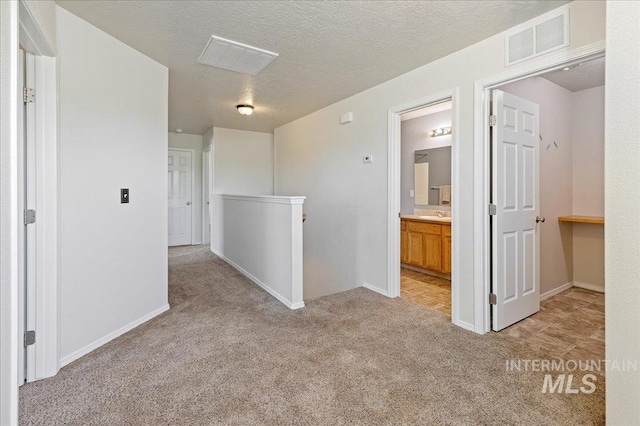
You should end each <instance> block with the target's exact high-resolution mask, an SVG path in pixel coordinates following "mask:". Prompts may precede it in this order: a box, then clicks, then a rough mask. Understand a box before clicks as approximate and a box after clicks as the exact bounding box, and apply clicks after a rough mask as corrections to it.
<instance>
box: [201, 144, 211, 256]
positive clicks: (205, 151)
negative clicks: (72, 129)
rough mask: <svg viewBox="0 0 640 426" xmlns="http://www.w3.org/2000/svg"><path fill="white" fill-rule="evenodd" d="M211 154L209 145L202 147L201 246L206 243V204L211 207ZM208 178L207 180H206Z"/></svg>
mask: <svg viewBox="0 0 640 426" xmlns="http://www.w3.org/2000/svg"><path fill="white" fill-rule="evenodd" d="M207 156H209V161H208V162H207V163H208V164H207V171H208V172H209V176H205V172H204V170H205V159H206V158H207ZM212 160H213V152H212V150H211V145H209V146H207V147H204V148H203V149H202V185H201V186H202V203H201V204H202V240H201V242H202V244H206V243H205V241H207V231H208V227H207V202H209V206H211V199H210V197H209V194H213V188H212V187H211V181H212V179H211V177H212V174H213V170H212V169H213V161H212ZM207 177H208V179H207ZM205 182H207V188H205ZM207 189H209V194H207V191H206V190H207ZM209 222H211V218H209ZM208 244H209V245H211V234H209V243H208Z"/></svg>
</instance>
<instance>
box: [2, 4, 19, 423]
mask: <svg viewBox="0 0 640 426" xmlns="http://www.w3.org/2000/svg"><path fill="white" fill-rule="evenodd" d="M0 9H1V12H0V20H1V22H0V28H2V34H3V37H2V38H0V52H1V53H2V56H0V66H1V67H2V76H1V77H0V92H1V94H2V96H1V97H0V111H1V112H2V115H1V117H0V123H1V124H0V138H1V142H0V165H1V166H0V182H1V183H2V184H1V185H0V235H1V236H2V241H1V242H2V243H1V244H0V294H1V296H0V335H1V336H2V344H1V345H0V424H2V425H5V424H6V425H17V424H18V347H19V345H18V250H17V247H18V240H17V236H18V232H17V231H18V226H19V225H18V224H19V218H18V185H17V182H18V174H17V173H18V155H17V149H18V101H19V98H18V85H17V81H18V45H19V38H18V32H19V23H18V4H17V2H13V1H12V2H4V1H3V2H0ZM5 35H7V37H5ZM5 71H6V72H5Z"/></svg>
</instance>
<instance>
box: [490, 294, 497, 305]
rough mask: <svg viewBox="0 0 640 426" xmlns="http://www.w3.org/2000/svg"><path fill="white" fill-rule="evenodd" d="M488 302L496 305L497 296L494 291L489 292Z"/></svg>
mask: <svg viewBox="0 0 640 426" xmlns="http://www.w3.org/2000/svg"><path fill="white" fill-rule="evenodd" d="M489 304H490V305H497V304H498V296H496V295H495V293H489Z"/></svg>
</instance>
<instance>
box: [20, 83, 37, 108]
mask: <svg viewBox="0 0 640 426" xmlns="http://www.w3.org/2000/svg"><path fill="white" fill-rule="evenodd" d="M35 100H36V91H35V90H33V89H32V88H30V87H25V88H24V89H22V102H24V103H25V104H28V103H31V102H35Z"/></svg>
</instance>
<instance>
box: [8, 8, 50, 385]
mask: <svg viewBox="0 0 640 426" xmlns="http://www.w3.org/2000/svg"><path fill="white" fill-rule="evenodd" d="M19 14H20V43H21V44H22V45H23V47H25V48H26V49H27V52H29V53H31V54H33V55H35V56H34V57H33V63H34V64H33V67H32V68H33V69H32V70H31V71H30V72H29V70H27V73H28V74H29V73H30V74H31V76H30V77H29V76H28V79H29V81H25V85H26V84H28V85H30V86H33V87H32V88H33V89H35V103H34V104H32V105H35V108H33V109H32V112H31V113H30V116H29V118H30V119H31V120H32V123H31V124H30V128H31V129H32V132H33V140H32V149H30V150H28V151H27V155H28V156H27V158H26V162H27V163H28V164H29V165H30V166H31V167H30V168H29V170H28V173H29V176H30V179H32V183H31V184H30V188H31V190H32V191H34V192H35V193H30V195H29V198H30V200H29V205H28V206H27V204H26V202H27V200H22V201H20V202H21V205H20V206H19V207H18V211H20V210H23V209H24V208H27V207H28V208H35V210H36V223H35V224H33V225H29V226H31V227H32V228H31V229H30V233H31V236H32V237H30V242H31V245H32V250H30V251H29V256H30V258H26V257H25V252H24V251H23V250H20V251H19V252H18V258H19V265H23V266H29V273H30V276H31V277H32V279H30V280H29V281H30V286H31V287H30V289H31V290H32V292H33V295H31V296H29V297H28V299H27V300H26V301H27V304H28V312H27V315H28V323H30V324H29V328H30V329H33V330H35V332H36V343H35V344H34V345H33V346H30V347H29V354H28V357H27V361H28V365H27V376H26V379H27V381H29V382H31V381H35V380H39V379H44V378H46V377H51V376H54V375H55V374H57V373H58V370H59V369H60V363H59V354H58V342H59V334H58V295H59V276H58V271H59V267H58V265H59V258H58V137H57V136H58V116H57V107H58V94H57V92H58V78H57V60H56V58H55V57H49V56H45V55H55V54H57V52H56V50H55V48H54V47H53V45H52V44H51V43H50V41H49V40H47V38H46V36H45V35H44V33H43V32H42V31H41V30H40V28H39V26H38V23H37V22H36V20H35V18H34V16H33V14H32V13H31V11H30V10H29V8H28V6H27V5H26V3H25V2H23V1H20V4H19ZM18 89H19V90H18V91H19V93H21V92H22V89H21V88H18ZM21 113H22V112H21ZM25 120H26V117H25ZM18 143H19V144H20V143H22V141H18ZM19 151H22V149H19ZM25 166H26V164H25ZM24 185H25V182H24V181H23V180H22V176H19V180H18V191H20V192H21V193H23V191H24V190H25V186H24ZM19 219H20V223H19V226H24V225H23V221H22V220H21V219H22V217H20V218H19ZM33 246H35V249H33ZM21 267H22V266H21ZM18 285H19V286H21V287H23V286H24V285H25V281H24V275H23V276H22V277H21V279H20V282H19V283H18ZM21 320H22V319H21ZM20 337H21V336H18V340H20Z"/></svg>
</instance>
